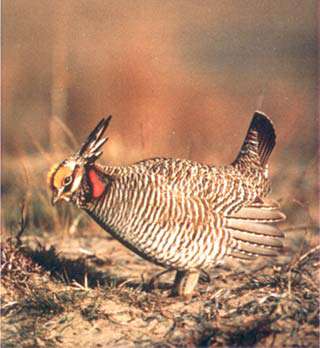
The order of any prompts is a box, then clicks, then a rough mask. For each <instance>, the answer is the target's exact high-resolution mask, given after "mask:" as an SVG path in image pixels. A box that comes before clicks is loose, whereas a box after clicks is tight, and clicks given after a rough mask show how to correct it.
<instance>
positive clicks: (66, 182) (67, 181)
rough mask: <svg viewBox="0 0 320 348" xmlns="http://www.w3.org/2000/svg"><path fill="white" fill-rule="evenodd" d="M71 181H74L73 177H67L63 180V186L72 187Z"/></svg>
mask: <svg viewBox="0 0 320 348" xmlns="http://www.w3.org/2000/svg"><path fill="white" fill-rule="evenodd" d="M71 181H72V176H71V175H70V176H66V177H65V178H64V179H63V185H64V186H67V185H70V184H71Z"/></svg>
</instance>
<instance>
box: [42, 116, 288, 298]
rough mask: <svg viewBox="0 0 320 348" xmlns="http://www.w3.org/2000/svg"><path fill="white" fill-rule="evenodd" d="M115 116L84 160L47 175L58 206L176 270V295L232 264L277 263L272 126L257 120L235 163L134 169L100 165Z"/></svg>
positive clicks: (152, 163) (92, 140)
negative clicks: (270, 259) (267, 259)
mask: <svg viewBox="0 0 320 348" xmlns="http://www.w3.org/2000/svg"><path fill="white" fill-rule="evenodd" d="M110 119H111V116H109V117H108V118H107V119H102V120H101V121H100V123H99V124H98V125H97V126H96V128H95V129H94V130H93V131H92V133H91V134H90V135H89V137H88V138H87V140H86V141H85V142H84V143H83V145H82V146H81V148H80V150H79V152H77V153H75V154H74V155H72V156H70V157H68V158H66V159H65V160H64V161H62V162H61V163H59V164H58V165H56V166H54V167H53V168H52V170H51V171H50V173H49V175H48V183H49V185H50V189H51V190H52V194H53V195H52V203H53V204H55V203H56V202H57V201H59V200H65V201H67V202H72V203H73V204H75V205H76V206H77V207H79V208H81V209H83V210H84V211H86V212H87V213H88V214H89V216H91V217H92V218H93V219H94V220H95V221H96V222H97V223H98V224H99V225H100V226H101V227H102V228H103V229H105V230H106V231H108V232H109V233H110V234H111V235H112V236H113V237H114V238H116V239H117V240H118V241H120V242H121V243H122V244H123V245H124V246H126V247H127V248H129V249H130V250H131V251H133V252H134V253H136V254H138V255H140V256H141V257H142V258H144V259H146V260H148V261H151V262H153V263H155V264H157V265H160V266H162V267H164V268H166V269H167V270H175V271H177V273H176V278H175V281H174V287H173V289H174V292H175V293H176V294H178V295H191V294H192V292H193V290H194V288H195V286H196V285H197V282H198V278H199V274H200V272H201V271H208V270H209V271H210V269H212V268H213V267H215V266H216V265H217V264H219V263H223V262H224V261H226V260H228V259H241V260H248V261H250V260H252V259H255V258H256V257H257V256H275V255H277V253H278V252H279V250H281V248H282V239H283V234H282V233H281V231H280V230H279V229H278V228H277V227H276V223H277V222H280V221H282V220H283V219H285V216H284V214H283V213H281V212H280V210H279V205H278V204H276V203H267V201H266V200H265V196H266V195H267V194H268V193H269V190H270V182H269V178H268V166H267V161H268V158H269V156H270V153H271V151H272V149H273V147H274V145H275V132H274V128H273V125H272V122H271V120H270V119H269V118H268V117H267V116H266V115H264V114H262V113H260V112H256V113H255V114H254V116H253V119H252V121H251V124H250V126H249V130H248V133H247V135H246V138H245V140H244V143H243V145H242V147H241V150H240V153H239V154H238V156H237V158H236V159H235V160H234V161H233V162H232V163H231V164H230V165H226V166H221V167H215V166H211V165H206V164H200V163H198V162H194V161H190V160H183V159H169V158H153V159H148V160H144V161H141V162H138V163H135V164H132V165H129V166H123V167H118V166H116V167H113V166H112V167H111V166H103V165H101V164H98V163H96V160H97V159H98V158H99V157H100V156H101V154H102V151H101V148H102V146H103V145H104V143H105V142H106V141H107V138H103V134H104V132H105V130H106V128H107V127H108V124H109V122H110Z"/></svg>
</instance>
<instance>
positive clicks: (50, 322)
mask: <svg viewBox="0 0 320 348" xmlns="http://www.w3.org/2000/svg"><path fill="white" fill-rule="evenodd" d="M48 238H49V239H48ZM38 239H39V238H38ZM85 239H86V238H85V237H83V240H85ZM99 239H100V241H99ZM39 240H40V239H39ZM105 240H106V238H104V236H97V237H95V238H94V240H93V241H92V244H89V245H88V248H89V250H93V251H96V254H97V255H99V253H100V250H99V248H96V250H95V249H94V245H100V246H101V244H103V242H104V241H105ZM30 241H31V239H30V238H29V239H28V238H26V239H25V242H26V244H25V245H20V246H19V243H17V241H16V240H15V239H12V238H8V239H6V240H4V241H3V242H2V244H1V270H2V279H1V288H2V318H3V319H2V344H3V346H4V347H55V346H64V347H65V346H66V347H72V346H75V345H79V344H80V345H81V346H90V347H103V346H119V345H120V346H134V345H138V346H150V345H151V346H155V347H157V346H159V347H172V346H179V347H180V346H181V347H190V346H200V347H209V346H212V347H223V346H234V347H249V346H258V347H267V346H268V347H272V346H273V347H286V346H287V347H316V346H317V345H318V339H319V331H318V330H319V278H318V275H319V274H318V272H319V258H320V247H315V248H313V249H311V250H308V252H306V253H304V254H303V255H300V256H299V257H298V258H296V259H295V261H294V262H293V263H292V262H291V263H285V264H283V263H281V264H280V263H279V264H278V265H271V264H269V265H263V266H260V268H259V269H258V270H257V269H256V270H255V272H243V271H237V270H231V271H230V270H226V269H220V270H219V271H218V272H216V273H215V274H213V275H212V279H211V281H210V283H208V282H207V281H202V282H201V284H200V286H199V290H198V293H197V294H196V296H194V297H193V299H192V300H190V301H187V302H186V301H183V300H182V299H179V298H173V297H171V296H170V295H169V284H168V283H167V282H166V281H163V280H160V282H159V284H158V286H157V287H156V289H154V290H151V289H150V287H149V283H148V281H144V280H143V279H141V278H140V279H139V270H140V274H141V273H142V272H143V271H145V270H144V269H143V263H141V262H140V260H139V259H137V258H135V257H134V256H131V255H127V257H126V260H125V261H126V265H125V267H126V268H129V269H130V266H131V265H132V264H135V265H136V266H137V271H136V272H133V274H135V275H136V278H131V277H127V276H123V277H121V278H120V277H119V274H121V271H120V269H121V267H123V265H122V264H121V261H123V260H119V259H115V260H113V258H112V257H106V256H104V257H99V256H96V255H95V254H94V253H93V254H91V253H86V254H83V253H82V255H81V256H79V254H80V253H78V255H75V254H74V253H73V255H72V256H71V254H70V253H64V254H65V255H62V254H59V253H57V252H56V250H55V248H54V247H52V240H51V241H50V237H43V238H42V239H41V243H47V244H48V245H51V247H45V246H43V245H42V244H38V246H36V247H35V248H31V247H30V246H28V244H29V242H30ZM66 242H67V243H71V244H72V241H71V240H70V239H69V238H67V239H66ZM116 243H117V242H115V241H111V240H109V241H107V242H106V243H105V244H104V245H102V247H103V248H105V247H106V245H107V244H110V245H109V249H110V250H112V248H114V247H115V246H116ZM31 244H32V243H31ZM308 247H309V246H307V249H308ZM74 249H77V248H76V247H75V248H74ZM107 254H108V255H110V254H109V253H107ZM120 257H121V256H120ZM128 266H129V267H128ZM119 267H120V268H119ZM114 270H116V272H117V274H118V275H114V274H115V273H114ZM153 272H154V270H147V275H148V277H149V278H150V277H151V276H152V275H153ZM145 273H146V272H144V274H145Z"/></svg>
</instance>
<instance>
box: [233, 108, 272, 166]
mask: <svg viewBox="0 0 320 348" xmlns="http://www.w3.org/2000/svg"><path fill="white" fill-rule="evenodd" d="M275 143H276V134H275V131H274V128H273V124H272V122H271V120H270V119H269V117H268V116H266V115H265V114H263V113H261V112H259V111H257V112H255V114H254V115H253V118H252V121H251V123H250V126H249V129H248V132H247V135H246V138H245V140H244V143H243V145H242V147H241V150H240V152H239V154H238V157H237V158H236V160H235V161H234V162H233V163H232V164H233V165H235V166H240V167H241V166H246V167H247V166H252V165H255V166H259V167H265V166H266V164H267V162H268V159H269V156H270V154H271V152H272V150H273V148H274V146H275Z"/></svg>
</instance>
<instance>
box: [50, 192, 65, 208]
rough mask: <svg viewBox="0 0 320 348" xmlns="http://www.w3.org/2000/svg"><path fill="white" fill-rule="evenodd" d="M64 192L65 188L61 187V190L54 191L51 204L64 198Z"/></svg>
mask: <svg viewBox="0 0 320 348" xmlns="http://www.w3.org/2000/svg"><path fill="white" fill-rule="evenodd" d="M62 194H63V189H60V190H59V191H54V192H53V194H52V198H51V204H52V205H56V203H57V202H59V201H60V200H61V199H62Z"/></svg>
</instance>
